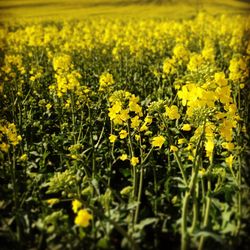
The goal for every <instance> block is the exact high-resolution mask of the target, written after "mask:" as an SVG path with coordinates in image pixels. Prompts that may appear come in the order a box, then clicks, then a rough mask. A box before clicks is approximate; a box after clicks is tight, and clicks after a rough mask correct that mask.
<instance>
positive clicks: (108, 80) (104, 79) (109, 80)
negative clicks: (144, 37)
mask: <svg viewBox="0 0 250 250" xmlns="http://www.w3.org/2000/svg"><path fill="white" fill-rule="evenodd" d="M114 82H115V81H114V79H113V76H112V75H111V74H110V73H108V72H105V73H103V74H102V75H101V76H100V80H99V85H100V88H99V90H100V91H103V90H105V88H107V87H108V86H111V85H113V84H114Z"/></svg>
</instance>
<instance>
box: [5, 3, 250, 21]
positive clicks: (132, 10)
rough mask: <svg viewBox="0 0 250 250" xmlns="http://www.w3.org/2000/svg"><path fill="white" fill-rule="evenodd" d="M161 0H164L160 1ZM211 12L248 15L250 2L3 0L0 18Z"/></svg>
mask: <svg viewBox="0 0 250 250" xmlns="http://www.w3.org/2000/svg"><path fill="white" fill-rule="evenodd" d="M159 2H161V3H159ZM200 10H204V11H205V12H207V13H210V14H221V13H226V14H244V15H247V14H248V13H249V10H250V5H249V2H248V1H236V0H187V1H178V0H172V1H167V0H165V1H164V0H158V1H157V0H155V1H147V0H92V1H90V0H54V1H49V0H35V1H34V0H8V1H4V0H0V19H2V20H3V19H4V20H6V19H8V20H9V19H19V18H28V19H29V18H42V19H54V18H60V19H61V18H62V19H65V18H66V19H68V18H70V19H71V18H86V17H90V16H92V17H95V16H98V17H100V16H105V17H107V16H109V17H116V16H120V17H159V18H162V17H168V18H170V19H182V18H186V17H192V16H193V15H195V14H196V13H197V11H200Z"/></svg>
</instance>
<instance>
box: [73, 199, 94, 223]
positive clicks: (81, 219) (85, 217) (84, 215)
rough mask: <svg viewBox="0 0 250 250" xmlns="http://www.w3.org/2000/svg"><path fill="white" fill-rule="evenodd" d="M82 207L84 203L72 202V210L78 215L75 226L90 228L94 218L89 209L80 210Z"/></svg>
mask: <svg viewBox="0 0 250 250" xmlns="http://www.w3.org/2000/svg"><path fill="white" fill-rule="evenodd" d="M81 207H82V203H81V202H80V201H79V200H73V201H72V210H73V212H74V213H75V214H77V215H76V217H75V224H76V225H78V226H80V227H88V226H89V224H90V221H91V220H92V219H93V216H92V214H90V213H89V211H88V210H87V209H80V208H81Z"/></svg>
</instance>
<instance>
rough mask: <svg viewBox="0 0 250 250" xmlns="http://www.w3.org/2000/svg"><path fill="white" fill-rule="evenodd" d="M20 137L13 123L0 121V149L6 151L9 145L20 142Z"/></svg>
mask: <svg viewBox="0 0 250 250" xmlns="http://www.w3.org/2000/svg"><path fill="white" fill-rule="evenodd" d="M21 140H22V137H21V136H20V135H18V134H17V130H16V125H15V124H14V123H6V122H1V124H0V150H1V151H2V152H4V153H8V151H9V148H10V146H11V145H12V146H13V147H15V146H16V145H17V144H19V143H20V141H21Z"/></svg>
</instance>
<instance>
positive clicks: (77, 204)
mask: <svg viewBox="0 0 250 250" xmlns="http://www.w3.org/2000/svg"><path fill="white" fill-rule="evenodd" d="M81 206H82V203H81V202H80V201H79V200H73V201H72V210H73V212H74V213H75V214H76V213H77V211H78V209H79V208H80V207H81Z"/></svg>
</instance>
